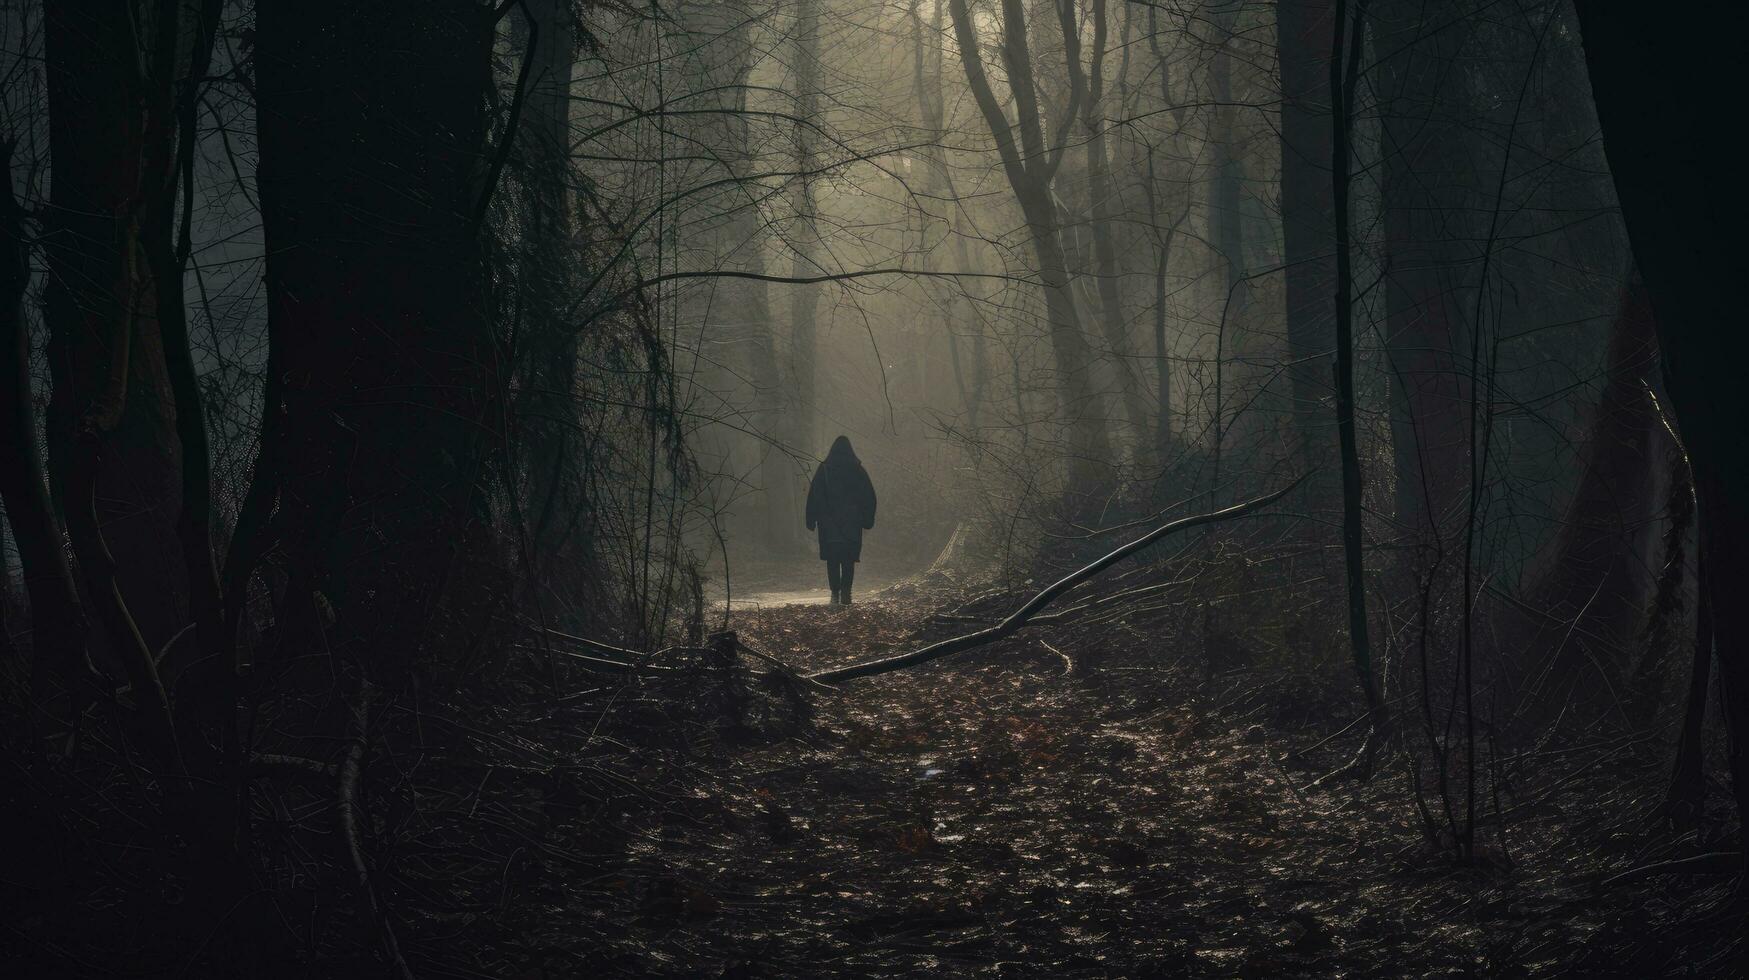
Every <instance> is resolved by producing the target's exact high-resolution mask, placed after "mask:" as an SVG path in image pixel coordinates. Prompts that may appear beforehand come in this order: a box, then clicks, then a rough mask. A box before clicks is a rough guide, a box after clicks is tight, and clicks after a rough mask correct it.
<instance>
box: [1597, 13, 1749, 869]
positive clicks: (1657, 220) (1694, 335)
mask: <svg viewBox="0 0 1749 980" xmlns="http://www.w3.org/2000/svg"><path fill="white" fill-rule="evenodd" d="M1578 10H1579V19H1580V24H1581V27H1582V30H1583V33H1584V39H1585V55H1586V61H1587V62H1588V63H1589V65H1590V68H1591V86H1592V90H1593V93H1594V95H1595V98H1596V102H1597V116H1598V120H1599V122H1600V123H1601V124H1602V128H1603V138H1604V149H1605V152H1606V153H1607V154H1608V157H1609V165H1610V170H1611V172H1612V173H1613V174H1614V177H1615V186H1616V192H1617V194H1618V195H1619V197H1620V199H1621V206H1622V215H1623V217H1624V218H1625V219H1626V221H1627V226H1628V235H1629V238H1630V240H1631V241H1632V243H1633V248H1634V258H1635V261H1636V263H1637V264H1638V267H1639V270H1640V275H1641V277H1642V278H1643V279H1644V281H1645V284H1646V291H1647V294H1648V295H1649V296H1650V297H1651V303H1652V309H1653V312H1654V314H1655V316H1656V318H1657V322H1658V347H1659V351H1660V352H1661V354H1662V356H1663V361H1664V372H1665V380H1666V382H1667V384H1668V386H1669V389H1670V396H1671V401H1672V403H1673V407H1674V409H1675V413H1676V418H1677V422H1678V424H1679V426H1680V427H1681V430H1682V438H1683V442H1684V443H1685V445H1686V446H1687V449H1688V455H1689V460H1690V462H1691V464H1692V466H1693V472H1694V481H1695V490H1696V496H1697V497H1698V499H1699V504H1700V534H1701V562H1702V566H1701V583H1702V589H1703V594H1702V597H1701V601H1702V602H1703V603H1706V604H1707V605H1708V607H1709V608H1710V610H1711V619H1712V627H1713V631H1714V633H1713V638H1714V642H1715V644H1716V649H1717V652H1718V661H1719V678H1720V683H1721V685H1722V688H1723V691H1722V695H1723V701H1724V708H1725V711H1724V714H1725V722H1726V725H1727V727H1728V728H1729V731H1730V736H1731V737H1730V739H1729V746H1730V748H1729V757H1730V767H1731V784H1732V787H1733V789H1734V791H1735V793H1736V795H1737V807H1738V811H1739V813H1742V814H1749V614H1746V613H1745V611H1744V609H1743V606H1742V596H1743V595H1744V594H1745V593H1746V592H1749V505H1746V504H1745V495H1746V494H1749V453H1745V452H1744V451H1743V447H1742V438H1743V431H1744V429H1745V427H1746V426H1749V396H1746V394H1745V391H1744V386H1743V378H1742V373H1743V364H1744V363H1745V361H1746V360H1749V344H1746V343H1745V341H1744V337H1743V332H1742V331H1741V330H1740V329H1737V328H1735V327H1734V326H1733V325H1735V324H1738V323H1740V322H1741V320H1742V299H1741V296H1740V287H1739V282H1738V281H1739V279H1740V278H1741V269H1740V268H1739V267H1738V266H1739V261H1738V256H1739V255H1740V253H1741V249H1740V247H1739V246H1740V238H1741V235H1742V228H1743V224H1744V208H1743V203H1742V195H1741V193H1740V192H1739V189H1738V188H1737V187H1736V186H1735V183H1736V177H1735V175H1734V173H1733V172H1732V171H1731V169H1730V168H1729V167H1725V166H1722V165H1721V162H1722V161H1728V160H1731V159H1734V157H1735V154H1736V152H1737V147H1736V133H1735V129H1734V127H1730V126H1722V125H1720V120H1724V119H1730V118H1734V113H1735V111H1736V109H1737V105H1736V101H1737V100H1736V92H1737V91H1738V88H1739V86H1740V81H1741V80H1740V78H1739V77H1738V76H1739V71H1738V62H1739V60H1740V59H1738V58H1737V57H1736V50H1735V49H1736V47H1737V45H1738V44H1740V42H1741V39H1742V37H1743V36H1744V33H1745V30H1746V29H1749V16H1746V15H1745V14H1746V12H1745V11H1744V10H1743V8H1741V7H1740V6H1733V7H1730V8H1729V9H1728V11H1727V8H1725V7H1723V6H1719V7H1717V8H1713V9H1709V10H1708V15H1707V19H1706V22H1705V24H1704V25H1703V27H1702V29H1698V30H1697V29H1696V26H1695V24H1694V23H1693V22H1691V21H1689V20H1688V19H1687V18H1683V17H1678V16H1673V15H1668V14H1663V15H1661V14H1659V13H1656V12H1653V13H1648V12H1647V11H1645V10H1643V9H1640V8H1638V7H1635V6H1632V5H1627V4H1619V3H1605V2H1600V0H1581V2H1580V3H1579V4H1578ZM1743 828H1744V833H1745V835H1749V821H1745V822H1744V825H1743ZM1745 843H1746V844H1749V836H1746V840H1745ZM1743 853H1744V854H1745V855H1746V856H1749V846H1745V847H1744V848H1743Z"/></svg>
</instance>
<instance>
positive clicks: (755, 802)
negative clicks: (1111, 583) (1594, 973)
mask: <svg viewBox="0 0 1749 980" xmlns="http://www.w3.org/2000/svg"><path fill="white" fill-rule="evenodd" d="M928 600H929V596H928V595H927V594H926V593H923V592H921V591H920V590H917V589H915V588H914V587H911V586H900V587H898V588H897V589H894V590H892V591H890V592H888V593H887V594H885V595H884V596H881V597H880V598H878V599H875V600H873V601H867V602H859V604H857V605H854V606H851V607H849V608H837V607H822V606H818V605H814V604H803V603H796V604H789V605H774V606H765V607H762V608H759V609H756V610H751V611H744V612H740V613H738V614H737V617H736V621H735V624H734V625H735V626H736V627H737V628H738V629H739V630H741V632H742V635H743V637H744V638H745V639H746V640H747V641H748V642H750V643H752V644H753V645H754V646H755V647H757V648H758V649H761V650H763V651H766V652H768V653H771V654H773V655H776V656H778V657H781V658H784V659H786V660H788V661H790V662H791V663H792V664H794V665H795V666H797V667H798V668H801V669H817V668H821V667H826V666H834V665H839V664H843V663H846V662H849V661H851V660H854V659H861V658H863V657H866V656H868V655H871V654H877V653H882V652H896V651H897V650H899V649H903V648H905V647H908V646H909V645H911V644H912V643H914V642H916V641H917V639H918V638H919V637H920V636H926V637H927V638H931V639H933V638H936V637H939V636H941V635H943V632H944V631H943V629H941V628H935V629H934V630H933V631H929V630H926V629H925V628H924V627H923V623H924V620H925V617H924V614H923V613H924V610H926V609H927V607H928V605H929V602H928ZM1074 640H1075V637H1074V636H1072V635H1068V636H1065V635H1063V634H1062V633H1058V634H1046V633H1034V634H1032V635H1022V636H1018V637H1015V638H1012V639H1011V640H1009V641H1006V642H1004V643H1002V644H999V645H996V646H993V647H991V648H989V649H987V650H984V651H979V652H976V653H972V654H968V655H966V656H964V657H962V658H958V659H955V660H952V661H949V662H944V663H941V664H936V665H930V666H927V667H923V668H919V669H913V670H907V671H902V672H898V673H895V674H890V675H886V676H883V677H879V678H872V679H868V680H864V681H859V682H852V683H851V684H849V685H847V686H846V687H845V688H844V689H842V691H841V692H839V693H837V694H827V695H820V696H818V697H817V698H815V703H816V704H817V706H818V714H817V717H816V719H815V721H814V724H813V726H812V728H811V730H810V731H808V732H805V733H802V734H799V735H795V736H793V737H783V738H776V739H772V738H750V739H747V740H746V741H745V742H744V743H741V744H733V745H729V746H726V747H725V753H726V754H725V756H724V757H723V758H721V759H720V760H710V761H706V762H705V763H704V764H703V765H697V766H691V765H689V766H688V768H689V770H690V771H692V772H694V773H695V774H696V775H697V778H698V779H699V780H701V782H700V783H698V784H697V788H696V789H695V795H697V796H698V797H699V799H697V800H692V801H682V800H677V801H675V802H674V803H673V804H671V805H669V806H668V807H667V808H665V809H662V808H658V809H659V812H655V813H651V814H649V815H647V819H648V820H649V821H650V823H649V824H648V825H647V826H645V827H642V828H631V829H633V831H634V842H633V843H632V845H631V847H630V848H629V853H628V863H627V865H626V868H625V869H624V875H623V877H621V878H617V879H615V884H614V887H615V888H617V889H619V893H620V894H621V895H622V896H623V900H622V902H620V903H618V908H617V909H614V910H603V912H602V915H604V916H605V917H606V918H607V919H608V920H609V921H604V922H597V923H596V924H595V925H596V927H597V928H598V929H599V930H600V934H603V935H617V936H620V937H621V940H620V941H619V942H616V943H615V944H614V945H616V946H618V948H619V951H620V952H619V953H618V954H617V955H616V956H614V957H613V960H614V961H615V965H618V966H620V967H623V968H624V970H625V971H626V972H627V973H628V974H642V975H649V974H650V973H655V974H658V975H676V976H723V977H765V976H772V977H819V976H843V977H862V976H909V975H931V976H940V975H950V976H1027V977H1033V976H1037V977H1046V976H1050V977H1058V976H1166V977H1170V976H1222V977H1231V976H1336V975H1344V976H1379V977H1385V976H1469V975H1477V974H1496V975H1537V974H1543V975H1551V974H1555V973H1558V972H1559V967H1558V964H1562V963H1570V962H1571V961H1572V960H1573V959H1574V958H1575V957H1576V956H1577V955H1578V954H1579V950H1580V949H1582V947H1583V946H1584V945H1585V944H1586V943H1587V941H1588V940H1589V939H1590V938H1591V937H1592V935H1593V933H1594V932H1595V931H1596V930H1597V929H1598V928H1599V925H1600V923H1601V921H1602V919H1603V918H1604V917H1605V915H1606V914H1607V911H1608V909H1607V906H1609V905H1611V904H1613V903H1610V902H1608V901H1607V900H1604V901H1600V899H1599V892H1598V890H1597V888H1596V886H1595V884H1594V882H1595V881H1596V880H1597V875H1596V874H1595V873H1594V871H1593V868H1594V867H1595V862H1596V858H1595V856H1592V857H1590V858H1586V857H1585V856H1583V855H1580V854H1577V853H1574V852H1573V850H1572V849H1571V848H1570V847H1562V846H1560V845H1561V842H1560V841H1559V840H1555V839H1552V838H1547V839H1538V838H1539V837H1545V838H1546V835H1541V834H1540V833H1539V831H1538V830H1537V829H1536V826H1535V825H1534V822H1527V824H1526V825H1525V826H1524V827H1522V828H1521V829H1519V830H1518V831H1517V835H1518V836H1517V843H1518V846H1519V847H1520V848H1521V849H1522V851H1523V852H1524V853H1527V854H1535V855H1543V856H1542V857H1539V858H1537V859H1536V860H1537V861H1538V862H1539V863H1538V864H1537V865H1535V866H1531V865H1526V864H1521V865H1519V867H1518V868H1517V870H1513V871H1509V870H1507V869H1506V868H1505V867H1503V866H1502V865H1501V863H1500V862H1498V861H1496V862H1495V863H1494V864H1493V865H1492V866H1485V867H1469V868H1459V867H1454V866H1452V865H1451V864H1450V863H1449V862H1447V861H1445V860H1443V859H1442V858H1440V857H1438V856H1436V855H1434V854H1432V853H1431V852H1430V850H1429V849H1428V848H1427V846H1426V845H1425V844H1424V843H1422V841H1421V836H1420V834H1419V832H1418V831H1417V830H1415V829H1414V827H1412V826H1411V824H1410V822H1409V821H1410V820H1411V819H1412V811H1411V810H1410V809H1409V807H1408V805H1407V803H1406V800H1405V798H1404V792H1403V787H1402V780H1401V778H1390V779H1383V778H1382V779H1380V780H1376V781H1375V782H1374V783H1373V784H1371V785H1368V786H1364V787H1356V786H1353V785H1347V786H1343V787H1340V788H1338V789H1337V790H1335V791H1332V792H1322V791H1316V790H1310V789H1308V788H1307V785H1306V784H1307V774H1305V773H1299V772H1289V771H1288V770H1286V769H1284V768H1283V767H1282V765H1281V764H1280V763H1279V762H1278V760H1279V759H1281V758H1282V757H1283V756H1284V755H1285V749H1286V746H1285V745H1283V744H1281V743H1280V742H1279V741H1278V738H1279V735H1278V734H1277V733H1275V732H1274V731H1272V730H1270V729H1266V728H1265V727H1264V725H1262V724H1258V723H1257V720H1258V718H1259V716H1260V715H1262V714H1265V713H1266V712H1267V711H1268V708H1267V707H1266V706H1258V705H1257V704H1256V703H1255V699H1253V701H1252V702H1246V701H1244V699H1240V700H1238V701H1230V702H1227V703H1225V704H1224V705H1219V702H1220V701H1221V699H1219V698H1216V699H1213V701H1215V702H1216V703H1217V705H1219V706H1217V707H1213V708H1211V707H1210V699H1208V698H1206V697H1204V698H1199V697H1197V696H1196V695H1195V694H1194V693H1193V687H1194V685H1192V686H1187V685H1186V683H1185V682H1184V681H1183V679H1182V678H1181V677H1178V676H1176V675H1175V672H1174V671H1173V670H1171V669H1169V668H1166V667H1160V666H1140V665H1136V664H1135V663H1134V662H1133V661H1130V662H1127V663H1126V659H1127V658H1126V657H1125V656H1123V655H1122V654H1123V651H1110V650H1107V651H1095V650H1082V649H1077V648H1076V647H1075V646H1074ZM1047 642H1048V643H1049V644H1051V645H1050V646H1048V647H1047V645H1046V643H1047ZM1059 650H1060V651H1061V653H1058V652H1057V651H1059ZM1071 664H1072V669H1071ZM1204 690H1206V686H1205V688H1204ZM1313 734H1315V733H1308V735H1307V737H1306V738H1305V739H1304V740H1303V741H1304V742H1309V741H1311V740H1312V738H1313ZM628 819H633V818H630V817H628ZM1551 833H1552V831H1551ZM1587 865H1588V866H1587ZM592 931H593V930H592ZM621 943H623V945H621ZM1587 975H1591V974H1589V973H1588V974H1587Z"/></svg>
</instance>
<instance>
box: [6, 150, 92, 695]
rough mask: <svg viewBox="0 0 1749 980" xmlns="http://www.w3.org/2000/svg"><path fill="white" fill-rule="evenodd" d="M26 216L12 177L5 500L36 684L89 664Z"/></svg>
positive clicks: (74, 676) (72, 679) (71, 675)
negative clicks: (43, 418) (46, 443)
mask: <svg viewBox="0 0 1749 980" xmlns="http://www.w3.org/2000/svg"><path fill="white" fill-rule="evenodd" d="M11 151H12V147H11V145H10V144H8V145H6V146H4V147H0V157H4V162H5V163H6V165H7V168H8V170H10V167H11V163H12V159H11V156H12V153H11ZM24 218H25V214H24V209H23V208H21V207H19V205H18V202H17V201H15V200H14V199H13V197H12V191H11V186H10V185H8V187H7V188H6V194H5V196H4V197H0V447H4V448H3V450H0V452H3V453H4V456H3V457H0V501H4V503H5V505H6V520H7V522H8V523H9V524H10V525H11V526H12V541H13V543H14V545H15V546H16V547H17V548H18V562H19V566H20V570H21V571H22V572H23V578H24V590H25V595H26V596H27V597H28V598H29V600H30V622H31V637H32V638H31V653H32V670H31V674H32V678H33V686H34V684H35V682H40V678H41V675H42V673H43V671H44V670H45V669H46V670H50V671H53V672H56V673H58V674H60V675H61V677H62V678H63V682H64V683H66V684H67V685H68V686H71V685H72V684H74V683H77V681H78V679H79V677H80V674H81V673H82V672H83V671H84V669H85V668H86V664H87V661H86V659H85V612H84V608H83V607H82V606H81V604H80V601H79V592H78V588H77V586H75V585H74V584H73V571H72V569H71V568H70V567H69V566H68V564H67V553H66V550H65V549H64V548H63V547H62V545H61V530H60V528H59V526H57V525H56V523H55V515H54V510H53V508H52V507H51V506H50V504H49V489H48V479H47V474H46V473H44V472H43V465H42V455H41V443H40V442H39V441H38V438H37V423H36V404H35V402H33V401H32V400H31V390H30V387H31V386H30V335H29V329H28V327H27V325H26V324H25V320H24V294H25V290H26V288H27V287H28V286H29V285H30V259H29V248H30V246H29V240H28V239H27V237H26V235H25V228H24Z"/></svg>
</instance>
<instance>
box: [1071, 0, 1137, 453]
mask: <svg viewBox="0 0 1749 980" xmlns="http://www.w3.org/2000/svg"><path fill="white" fill-rule="evenodd" d="M1091 6H1092V10H1091V12H1090V15H1091V17H1092V19H1093V48H1092V61H1091V63H1090V64H1089V65H1088V66H1087V82H1086V85H1087V98H1086V100H1085V101H1084V102H1083V103H1082V107H1081V123H1082V125H1083V126H1084V127H1085V128H1086V130H1087V132H1086V134H1085V135H1084V136H1083V137H1082V138H1083V139H1084V140H1085V146H1086V152H1087V189H1088V196H1089V198H1090V199H1091V200H1090V204H1091V207H1090V211H1091V212H1092V218H1093V223H1092V232H1093V257H1094V265H1093V271H1094V276H1095V278H1096V280H1097V286H1098V289H1097V291H1098V294H1099V308H1100V318H1099V325H1100V333H1101V335H1102V336H1103V337H1104V338H1105V345H1106V348H1107V350H1108V351H1109V352H1110V355H1111V359H1112V362H1113V363H1114V364H1115V365H1116V368H1117V382H1118V391H1119V393H1120V394H1121V396H1122V400H1123V406H1124V416H1125V421H1126V422H1128V423H1129V430H1130V433H1131V437H1132V439H1133V441H1134V443H1135V447H1136V448H1135V454H1136V468H1137V470H1139V471H1140V472H1141V473H1143V474H1152V473H1153V472H1155V470H1157V469H1158V464H1157V459H1158V457H1157V455H1156V452H1155V450H1156V442H1157V441H1156V440H1154V439H1150V438H1149V432H1150V429H1151V428H1152V426H1151V425H1150V413H1149V411H1148V401H1147V397H1146V395H1144V394H1143V391H1142V381H1141V378H1140V376H1139V374H1138V372H1137V370H1136V354H1135V345H1134V344H1132V343H1131V342H1130V330H1129V321H1128V318H1127V317H1126V316H1125V315H1124V307H1123V288H1122V287H1123V280H1122V275H1121V273H1120V271H1119V267H1118V259H1117V253H1118V245H1117V232H1116V230H1115V225H1116V223H1117V217H1118V214H1119V212H1120V211H1121V209H1122V202H1121V201H1119V200H1118V195H1117V190H1116V187H1115V186H1114V184H1113V182H1112V176H1111V161H1110V160H1109V158H1108V157H1107V154H1106V145H1105V144H1106V134H1105V117H1104V110H1105V42H1106V37H1107V33H1108V31H1107V26H1106V15H1105V10H1106V5H1105V0H1092V3H1091ZM1073 8H1074V4H1072V3H1068V4H1064V5H1063V8H1062V9H1063V10H1065V11H1072V10H1073ZM1065 33H1068V31H1067V29H1065ZM1070 36H1071V37H1072V47H1073V48H1075V49H1077V51H1075V52H1071V57H1070V58H1069V66H1070V70H1071V71H1076V72H1078V71H1079V70H1080V57H1079V53H1078V49H1079V47H1080V43H1081V39H1080V36H1079V35H1078V34H1073V35H1070Z"/></svg>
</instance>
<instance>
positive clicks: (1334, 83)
mask: <svg viewBox="0 0 1749 980" xmlns="http://www.w3.org/2000/svg"><path fill="white" fill-rule="evenodd" d="M1334 17H1335V24H1334V27H1333V29H1332V30H1331V37H1330V40H1331V48H1330V65H1329V71H1330V76H1329V77H1330V91H1331V92H1333V93H1335V94H1336V100H1335V101H1334V102H1333V103H1332V107H1331V108H1332V111H1331V114H1330V131H1331V141H1330V142H1331V147H1330V172H1331V183H1332V188H1333V193H1332V194H1331V212H1332V215H1331V216H1332V219H1333V227H1334V231H1335V236H1334V237H1335V245H1336V256H1335V257H1336V283H1335V285H1336V290H1335V295H1336V302H1335V307H1336V432H1337V442H1338V447H1339V450H1340V452H1341V459H1342V557H1343V565H1344V569H1345V572H1346V582H1347V587H1348V643H1349V649H1350V650H1351V651H1352V653H1353V656H1354V671H1355V675H1356V679H1357V680H1358V681H1359V682H1360V689H1361V691H1362V692H1363V693H1364V694H1365V695H1366V707H1367V713H1368V715H1370V716H1371V719H1372V722H1371V724H1372V733H1371V734H1370V735H1369V736H1368V739H1367V746H1368V749H1367V750H1363V756H1364V758H1363V761H1362V762H1361V768H1362V770H1363V772H1364V773H1365V774H1366V775H1370V767H1371V763H1372V759H1371V750H1373V749H1375V748H1376V746H1377V742H1378V739H1379V738H1381V737H1382V736H1383V734H1384V732H1385V730H1386V727H1387V726H1388V724H1389V719H1388V718H1387V716H1386V714H1385V702H1384V699H1383V698H1382V697H1380V696H1379V690H1378V683H1377V681H1376V680H1375V679H1374V677H1373V667H1372V644H1371V642H1370V639H1369V634H1368V628H1367V620H1366V554H1365V551H1364V548H1365V528H1364V525H1363V523H1362V519H1363V514H1362V510H1361V500H1362V496H1363V494H1362V487H1361V473H1360V447H1359V442H1358V439H1357V437H1356V433H1355V428H1354V271H1353V268H1352V265H1351V258H1350V243H1349V228H1348V199H1349V191H1350V186H1349V179H1350V178H1349V169H1350V154H1351V152H1352V146H1353V129H1352V124H1351V113H1352V110H1353V106H1354V88H1355V81H1356V74H1357V71H1358V65H1359V64H1360V61H1361V57H1362V50H1361V44H1362V39H1363V38H1364V37H1365V36H1366V35H1365V33H1364V27H1365V21H1366V0H1359V3H1358V4H1357V5H1356V8H1355V10H1354V13H1353V16H1352V18H1350V17H1349V15H1348V3H1347V0H1336V8H1335V11H1334ZM1350 19H1352V21H1353V28H1352V30H1353V38H1352V41H1351V43H1350V44H1349V45H1348V46H1347V48H1346V49H1345V46H1344V41H1345V40H1346V39H1345V38H1344V37H1343V36H1342V32H1343V30H1344V29H1345V28H1348V26H1349V25H1348V23H1347V22H1348V21H1349V20H1350Z"/></svg>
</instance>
